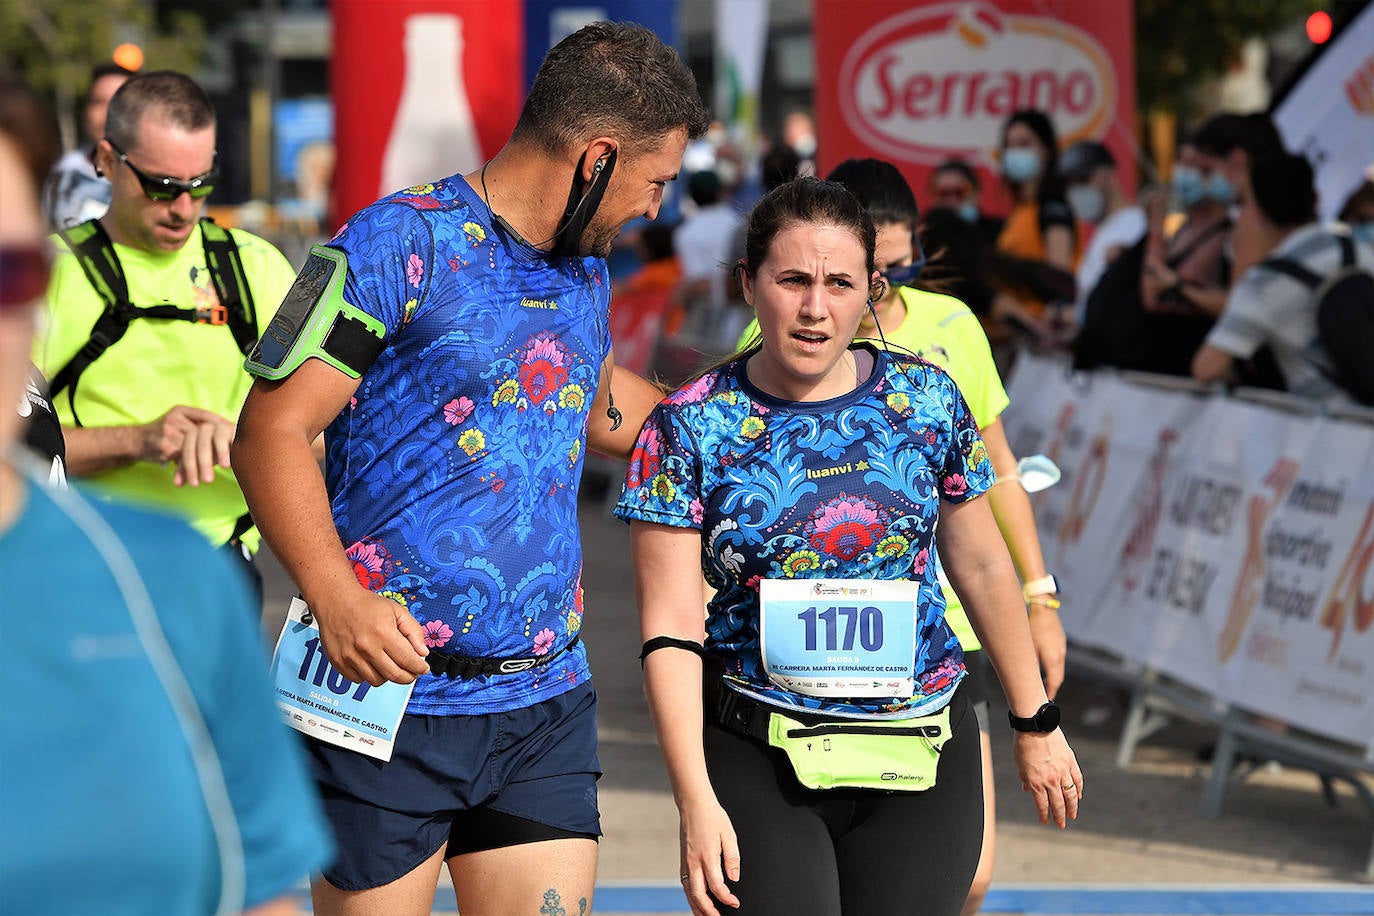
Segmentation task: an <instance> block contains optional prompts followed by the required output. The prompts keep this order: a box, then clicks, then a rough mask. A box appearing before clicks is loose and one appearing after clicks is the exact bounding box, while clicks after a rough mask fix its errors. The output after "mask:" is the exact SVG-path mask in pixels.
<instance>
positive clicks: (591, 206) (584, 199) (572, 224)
mask: <svg viewBox="0 0 1374 916" xmlns="http://www.w3.org/2000/svg"><path fill="white" fill-rule="evenodd" d="M617 155H619V150H618V149H612V150H611V151H610V152H609V153H607V154H606V157H605V158H604V159H601V160H598V161H597V163H596V165H595V166H593V167H592V180H591V184H590V185H588V184H586V183H585V182H583V181H582V166H583V165H584V164H585V163H586V161H587V154H586V153H583V154H582V158H580V159H578V160H577V171H576V172H575V173H574V174H573V183H572V188H571V190H569V191H568V205H567V207H566V208H564V210H563V218H562V219H561V220H559V222H558V232H556V233H555V234H554V244H553V249H552V250H551V251H550V252H549V255H550V256H551V257H555V258H575V257H578V256H579V255H580V254H581V251H580V248H581V246H582V234H583V233H584V232H586V231H587V226H588V225H589V224H590V223H591V221H592V217H594V216H596V209H597V207H599V206H601V198H602V197H603V196H605V194H606V186H607V185H608V184H610V183H611V173H612V172H614V171H615V160H616V156H617ZM584 187H586V190H585V191H583V188H584Z"/></svg>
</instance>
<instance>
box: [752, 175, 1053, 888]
mask: <svg viewBox="0 0 1374 916" xmlns="http://www.w3.org/2000/svg"><path fill="white" fill-rule="evenodd" d="M827 180H828V181H832V182H835V183H837V184H839V185H841V186H843V187H844V188H846V189H847V190H848V191H849V192H850V193H852V194H853V195H854V196H855V197H857V198H858V199H859V202H860V203H862V204H863V205H864V209H865V210H867V211H868V215H869V217H870V218H871V219H872V220H873V223H874V226H875V229H876V237H875V245H874V255H873V264H874V267H875V268H876V269H877V270H878V272H879V273H881V274H882V275H883V279H884V281H885V283H886V290H885V294H884V295H883V297H882V298H881V299H879V300H878V301H877V302H875V303H873V305H872V306H871V307H870V308H869V310H868V311H867V312H865V313H864V314H863V316H862V317H861V318H860V320H859V328H858V332H857V334H856V336H855V338H854V339H855V340H856V341H867V342H868V343H871V344H873V345H875V346H880V347H882V348H883V349H885V350H888V351H890V352H892V353H894V354H903V353H905V354H909V355H914V356H919V357H920V358H922V359H924V360H926V361H928V362H931V363H934V364H935V365H937V366H939V367H940V368H941V369H943V370H945V371H946V372H948V373H949V375H950V377H951V378H953V379H954V382H955V384H957V385H958V386H959V392H960V394H961V395H963V397H964V400H965V401H966V402H967V404H968V407H969V411H970V412H971V413H972V415H973V419H974V422H976V423H977V424H978V429H979V431H980V432H981V433H982V436H983V442H984V443H985V445H986V446H987V453H988V460H989V461H990V462H991V463H992V468H993V471H994V472H995V473H996V475H997V482H996V483H994V484H993V485H992V488H991V489H990V490H989V491H988V503H989V505H990V506H991V507H992V514H993V517H994V518H995V519H996V521H997V527H998V530H999V531H1001V532H1002V536H1003V538H1004V539H1005V540H1006V543H1007V548H1008V550H1009V551H1010V553H1011V557H1012V562H1013V565H1015V567H1016V571H1017V574H1018V575H1019V576H1020V578H1021V580H1022V582H1023V583H1024V587H1023V594H1022V597H1023V598H1024V599H1025V601H1026V606H1027V616H1028V619H1029V621H1030V627H1031V638H1032V641H1033V642H1034V644H1035V654H1036V657H1037V659H1038V661H1039V663H1040V668H1041V671H1042V673H1043V676H1044V682H1045V693H1046V694H1047V695H1048V696H1049V698H1050V699H1051V700H1053V699H1054V697H1055V695H1056V694H1057V693H1058V691H1059V687H1060V685H1061V684H1062V683H1063V682H1064V663H1065V656H1066V653H1067V640H1066V637H1065V634H1064V625H1063V623H1062V622H1061V621H1060V619H1059V582H1058V580H1057V579H1056V578H1055V577H1054V576H1052V575H1049V574H1048V573H1047V572H1046V570H1045V560H1044V557H1043V555H1042V553H1041V549H1040V538H1039V536H1038V534H1037V533H1036V528H1035V516H1034V514H1033V512H1032V510H1031V503H1030V499H1029V498H1028V496H1027V494H1026V491H1025V489H1023V488H1022V486H1021V482H1020V474H1019V473H1018V471H1017V459H1016V455H1015V454H1014V453H1013V452H1012V450H1011V445H1010V444H1009V443H1008V442H1007V434H1006V429H1005V428H1004V427H1003V426H1002V414H1003V412H1004V411H1005V410H1006V408H1007V406H1008V404H1009V403H1010V402H1009V400H1008V398H1007V393H1006V390H1005V389H1004V388H1003V387H1002V380H1001V377H1000V376H999V375H998V372H997V366H996V365H995V364H994V363H993V359H992V351H991V350H990V348H989V346H988V340H987V337H986V336H985V335H984V333H983V329H982V325H981V324H980V323H979V322H978V319H977V317H976V316H974V314H973V313H972V312H971V311H969V309H968V307H967V306H966V305H964V304H963V303H962V302H960V301H959V300H958V299H956V298H954V297H953V296H947V295H943V294H941V293H937V292H932V291H930V290H926V289H921V288H920V287H919V286H918V285H917V284H918V283H919V282H920V280H921V273H922V270H923V268H924V266H925V261H926V258H925V254H924V252H923V251H922V246H921V242H920V240H919V239H918V238H917V235H916V227H917V226H918V225H919V224H920V211H919V210H918V208H917V204H916V198H915V195H913V194H912V192H911V188H910V186H909V185H908V184H907V183H906V179H905V178H903V177H902V173H901V172H900V171H898V169H897V167H896V166H894V165H893V164H891V163H889V162H884V161H882V160H879V159H848V160H846V161H844V162H842V163H840V164H839V165H837V166H836V167H835V169H834V171H832V172H831V173H830V175H829V176H827ZM760 340H761V336H760V334H759V328H758V322H757V320H756V321H754V322H753V323H752V324H751V325H750V326H749V327H748V328H746V330H745V332H744V335H743V336H742V337H741V338H740V342H739V347H738V349H739V350H740V351H743V350H746V349H748V348H749V347H751V346H755V345H757V344H758V343H759V342H760ZM936 546H937V548H938V540H937V545H936ZM936 564H937V571H938V572H937V575H938V577H939V580H940V585H941V588H942V591H943V593H944V598H945V621H946V622H947V623H948V624H949V627H950V629H951V630H952V631H953V632H954V635H955V636H956V637H958V639H959V644H960V646H961V647H962V648H963V650H964V662H965V666H966V667H967V669H968V674H967V676H966V677H965V679H964V690H965V692H966V693H967V694H968V697H969V700H970V702H971V703H972V705H973V711H974V713H975V715H976V717H977V719H978V730H979V733H980V734H979V740H980V742H981V745H982V755H983V805H984V807H983V812H984V817H983V848H982V852H981V854H980V856H979V864H978V870H977V872H976V873H975V875H974V878H973V884H972V886H971V887H970V889H969V897H968V900H967V902H966V903H965V906H964V909H963V912H964V913H966V914H971V913H976V912H978V910H979V908H980V907H981V905H982V902H983V900H984V898H985V897H986V896H987V892H988V887H989V886H990V885H991V883H992V870H993V861H994V856H995V849H996V827H997V818H996V805H995V798H994V789H995V785H996V784H995V783H994V782H993V779H992V742H991V737H990V735H991V732H990V729H991V722H990V719H989V703H988V693H987V690H988V687H987V684H988V682H989V679H990V676H991V669H990V668H989V666H988V664H987V661H986V659H985V657H984V654H983V649H982V644H981V643H980V642H979V641H978V634H977V633H975V632H974V629H973V626H972V625H971V624H970V623H969V619H968V615H967V614H966V613H965V612H964V607H963V604H962V602H961V601H960V599H959V596H958V595H957V594H955V592H954V590H953V588H951V587H950V585H949V583H948V581H947V580H946V578H945V576H944V574H943V571H942V567H941V565H940V561H939V553H938V550H937V553H936Z"/></svg>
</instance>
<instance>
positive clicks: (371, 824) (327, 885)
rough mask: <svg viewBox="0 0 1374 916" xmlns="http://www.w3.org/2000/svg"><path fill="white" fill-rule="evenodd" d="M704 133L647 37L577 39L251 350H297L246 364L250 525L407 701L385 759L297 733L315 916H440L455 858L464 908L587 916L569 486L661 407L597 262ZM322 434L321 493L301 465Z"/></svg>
mask: <svg viewBox="0 0 1374 916" xmlns="http://www.w3.org/2000/svg"><path fill="white" fill-rule="evenodd" d="M707 122H708V117H707V114H706V111H705V108H704V107H703V106H702V104H701V100H700V96H699V94H698V92H697V87H696V81H695V80H694V79H693V77H692V74H691V71H690V70H688V69H687V67H686V66H685V65H684V64H683V62H682V60H681V59H680V58H679V57H678V55H677V52H676V51H674V50H673V49H671V48H669V47H668V46H666V45H664V44H663V42H662V41H661V40H660V39H659V38H658V37H657V36H656V35H655V34H654V33H653V32H652V31H650V30H648V29H645V28H643V27H642V26H638V25H633V24H630V23H608V22H597V23H592V24H590V25H587V26H585V27H583V28H581V29H579V30H578V31H576V32H574V33H573V34H572V35H569V36H568V37H567V38H564V39H563V40H562V41H560V42H559V43H558V44H557V45H555V46H554V47H553V48H552V49H551V50H550V51H549V52H548V54H547V55H546V56H545V58H544V61H543V63H542V64H541V65H540V68H539V71H538V73H537V74H536V76H535V79H534V84H533V85H532V86H531V88H530V92H529V95H528V96H527V97H526V99H525V103H524V107H523V108H522V109H521V113H520V117H519V119H518V120H517V122H516V126H515V129H514V131H513V133H512V134H511V137H510V139H509V141H508V142H507V143H506V145H505V146H503V147H502V148H501V150H500V151H499V152H498V153H497V154H496V156H495V157H494V158H493V159H492V160H491V161H490V162H488V163H486V164H485V165H483V166H482V167H481V168H480V169H478V170H476V171H474V172H471V173H469V174H467V175H461V174H459V175H452V176H449V177H440V176H436V177H435V180H434V181H432V182H429V183H426V184H422V185H418V186H415V187H412V188H409V189H406V190H404V191H400V192H398V193H396V194H393V195H390V196H388V197H384V198H382V199H381V200H380V201H378V202H376V203H374V204H372V205H370V206H368V207H366V208H364V209H363V210H361V211H359V212H358V213H356V214H354V215H353V216H352V217H351V218H350V219H349V221H348V223H347V224H346V226H345V227H344V228H343V229H342V230H340V232H339V233H338V235H336V236H335V237H334V238H333V239H332V240H331V241H330V242H329V243H328V245H327V246H316V247H315V248H314V249H313V250H312V252H311V255H310V259H309V260H308V261H307V263H306V266H305V267H304V268H303V269H302V271H301V279H300V280H299V281H298V284H297V286H296V287H295V288H293V289H292V292H291V297H290V299H289V303H290V304H291V308H290V310H288V309H287V307H286V306H283V311H284V314H285V315H286V316H287V321H286V323H284V324H283V325H281V326H277V325H274V327H273V328H272V329H269V336H270V337H271V338H272V339H273V340H275V341H278V342H279V343H280V342H282V341H285V342H286V343H285V346H286V347H287V349H286V350H284V351H280V358H279V359H278V358H275V357H272V358H270V362H271V363H272V365H268V364H267V361H268V360H269V354H268V352H267V349H266V348H264V349H263V350H260V351H255V354H254V357H253V359H252V360H251V361H250V366H252V367H253V371H254V372H255V373H257V374H258V375H259V379H258V381H257V382H255V383H254V386H253V390H252V392H251V393H250V394H249V396H248V401H247V403H246V404H245V406H244V410H243V417H242V421H241V423H240V428H239V435H238V437H237V438H236V439H235V441H234V466H235V468H236V469H238V471H239V476H240V479H241V480H242V482H243V485H244V492H245V493H246V494H247V495H248V498H249V502H250V505H251V506H252V508H253V515H254V517H255V518H256V519H257V520H258V522H259V523H260V524H261V525H262V527H263V531H264V532H265V533H266V535H267V537H268V539H269V541H270V543H271V546H272V552H273V554H274V555H275V556H277V557H278V558H279V559H280V560H281V561H282V563H283V565H284V566H285V567H286V570H287V572H289V573H290V574H291V576H292V578H293V579H294V580H295V582H296V584H297V585H298V586H299V587H300V589H301V593H302V595H303V596H304V598H305V600H306V601H307V602H308V603H309V606H310V609H311V611H312V612H313V613H314V615H315V619H316V620H317V622H318V624H319V630H320V636H319V638H320V646H321V648H322V649H323V650H324V653H325V655H326V656H327V657H328V659H329V661H330V662H331V663H332V665H333V666H334V668H336V669H337V670H338V672H339V673H340V674H341V675H342V676H343V677H344V678H346V679H348V680H349V681H351V682H353V683H355V684H360V683H361V682H363V681H366V682H367V683H369V684H372V685H374V686H376V685H381V684H383V683H385V682H394V683H398V684H413V691H412V693H411V694H410V697H409V701H408V705H407V706H406V707H405V711H404V717H403V718H402V719H401V721H400V725H399V728H398V729H397V731H396V737H395V745H394V748H393V751H392V756H391V759H390V761H389V762H388V763H386V764H385V765H382V764H380V763H379V762H378V761H377V760H375V759H373V758H371V757H367V756H364V755H362V754H360V753H358V752H356V751H353V750H350V749H346V748H341V747H336V746H334V745H331V744H327V743H325V742H322V741H319V740H315V739H313V738H310V739H307V747H308V750H309V753H310V756H311V759H312V761H313V763H314V767H315V776H316V779H317V780H318V782H319V783H320V785H321V790H322V792H323V794H324V800H325V809H326V813H327V814H328V816H329V817H330V819H331V821H332V822H333V823H334V825H335V828H336V835H337V837H338V841H339V845H340V848H341V852H340V856H339V859H338V861H337V862H336V863H335V864H334V865H333V866H331V867H330V868H329V869H327V870H326V871H325V873H324V876H323V879H322V880H319V881H316V882H315V883H314V886H313V888H312V893H313V896H314V904H315V912H316V913H320V914H337V913H387V914H397V916H404V914H416V916H419V914H428V913H429V912H430V910H431V908H432V906H433V903H434V892H435V885H436V883H437V881H438V877H439V872H440V869H441V868H442V867H443V866H444V865H445V864H447V866H448V870H449V874H450V875H451V876H452V878H453V887H454V892H455V896H456V900H457V903H458V906H459V909H461V910H462V911H463V912H465V913H479V914H480V913H493V914H505V913H533V912H536V911H538V910H540V909H541V908H542V909H543V910H544V912H549V913H554V912H561V911H564V910H566V911H568V912H586V910H587V909H588V908H589V907H590V905H591V902H592V890H593V885H594V880H595V874H596V860H597V840H598V837H599V836H600V833H601V822H600V814H599V812H598V809H597V796H596V780H597V778H598V777H599V776H600V773H601V766H600V764H599V762H598V760H597V755H596V692H595V690H594V688H593V686H592V682H591V679H590V669H589V668H588V665H587V651H586V646H584V645H583V644H582V642H581V637H582V632H581V628H582V615H583V610H584V608H583V604H582V586H581V576H582V544H581V542H580V532H579V529H578V523H577V492H578V479H579V477H580V474H581V471H582V467H583V458H584V455H585V451H586V449H588V448H592V449H595V450H596V451H598V452H600V453H602V454H606V455H610V456H612V457H621V458H625V457H628V455H629V452H630V449H631V447H632V446H633V444H634V439H635V435H636V433H637V431H638V430H639V427H640V424H641V423H642V422H643V420H644V418H645V416H647V414H648V413H649V411H650V410H651V409H652V407H653V405H654V404H655V403H657V401H658V400H659V398H660V397H661V391H660V390H659V389H658V388H656V387H654V386H653V385H651V384H649V383H648V382H646V381H645V380H644V379H642V378H640V377H639V376H637V375H635V374H633V373H631V372H628V371H626V370H624V369H622V368H618V367H617V366H616V365H615V357H614V353H613V351H612V348H611V340H610V333H609V330H608V317H609V315H608V307H609V299H610V280H609V278H608V276H607V271H606V262H605V260H604V259H605V257H606V255H607V253H608V252H609V251H610V250H611V244H612V242H613V241H614V240H615V238H616V236H617V235H619V234H620V231H621V229H622V228H624V226H625V225H626V224H627V223H629V222H630V221H631V220H633V219H635V218H637V217H640V216H644V217H647V218H649V219H653V218H654V217H656V216H657V215H658V211H659V207H660V205H661V203H662V200H663V191H664V187H665V186H666V185H667V184H668V182H670V181H672V180H673V179H674V178H675V177H676V176H677V173H678V170H679V169H680V167H681V164H682V154H683V149H684V148H685V147H686V145H687V142H688V140H689V139H691V138H694V137H699V136H701V134H702V133H703V132H704V131H705V130H706V125H707ZM321 276H329V277H331V278H332V282H331V283H330V284H326V283H324V282H323V281H321V280H320V279H319V278H320V277H321ZM331 290H333V292H331ZM297 304H302V305H303V306H304V307H305V308H306V309H309V310H310V311H311V314H313V313H314V310H316V309H318V310H320V311H321V313H322V314H324V315H327V316H331V317H338V318H340V319H341V320H342V318H347V319H349V320H351V321H352V322H354V323H356V324H358V325H361V326H362V327H363V328H372V329H375V330H360V331H358V332H356V334H355V337H354V341H355V342H359V343H358V345H357V346H356V348H354V349H352V350H351V351H350V352H349V353H341V352H339V351H335V352H334V353H333V354H331V353H330V352H329V351H327V350H324V349H322V347H323V346H324V344H323V342H318V343H317V342H315V340H314V338H309V339H307V338H303V337H301V336H299V335H298V333H297V327H296V321H297V320H298V316H297V318H296V319H293V318H291V315H292V314H293V313H294V312H295V309H296V306H297ZM364 345H366V346H364ZM326 358H328V359H329V360H332V362H327V361H326ZM326 427H327V428H328V429H327V432H326V438H327V441H328V454H327V458H326V468H325V474H326V477H327V480H326V479H325V478H322V477H321V475H320V468H319V465H318V464H317V463H316V461H315V459H314V456H313V455H312V454H311V451H310V443H311V442H312V441H313V440H314V439H315V437H316V436H317V435H319V433H320V432H321V431H323V430H325V429H326ZM698 594H699V591H698Z"/></svg>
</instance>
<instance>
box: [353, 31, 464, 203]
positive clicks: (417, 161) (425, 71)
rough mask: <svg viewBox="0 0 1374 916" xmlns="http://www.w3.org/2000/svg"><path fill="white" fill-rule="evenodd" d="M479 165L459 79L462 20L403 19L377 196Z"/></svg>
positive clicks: (460, 72) (460, 74)
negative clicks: (397, 96) (396, 97)
mask: <svg viewBox="0 0 1374 916" xmlns="http://www.w3.org/2000/svg"><path fill="white" fill-rule="evenodd" d="M481 164H482V149H481V145H480V144H479V143H478V142H477V127H476V125H475V124H474V123H473V120H472V106H471V105H470V104H469V102H468V93H467V86H466V82H465V80H464V79H463V21H462V20H461V19H459V18H458V17H457V16H454V15H450V14H446V13H425V14H420V15H415V16H411V17H409V18H407V19H406V37H405V82H404V83H402V85H401V103H400V105H398V106H397V108H396V120H395V122H393V124H392V126H391V136H390V139H388V140H387V144H386V153H385V154H384V155H383V157H382V185H381V188H379V189H378V193H379V194H383V195H385V194H390V193H391V192H392V191H396V190H399V189H401V188H407V187H411V186H412V185H417V184H422V183H424V182H428V181H435V180H437V179H439V178H444V177H446V176H448V175H452V174H454V173H456V172H470V171H472V170H473V169H475V168H477V167H478V166H480V165H481Z"/></svg>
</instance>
